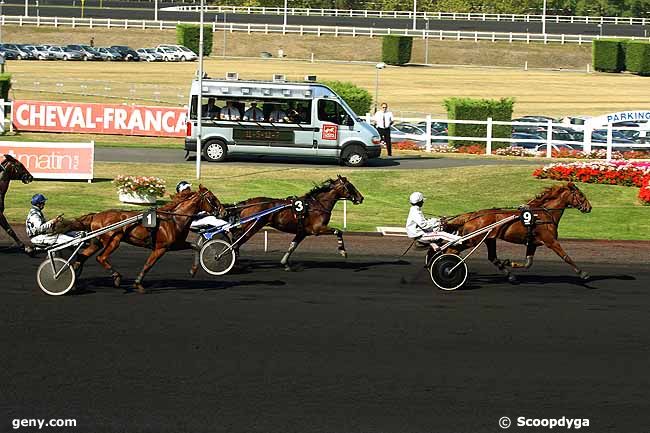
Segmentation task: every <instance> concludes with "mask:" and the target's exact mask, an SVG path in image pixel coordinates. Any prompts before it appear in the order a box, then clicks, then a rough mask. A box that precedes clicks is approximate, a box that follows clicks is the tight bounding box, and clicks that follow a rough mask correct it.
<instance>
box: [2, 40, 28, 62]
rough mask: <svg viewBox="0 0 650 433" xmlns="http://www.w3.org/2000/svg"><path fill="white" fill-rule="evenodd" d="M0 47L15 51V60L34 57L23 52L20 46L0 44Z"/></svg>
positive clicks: (25, 51)
mask: <svg viewBox="0 0 650 433" xmlns="http://www.w3.org/2000/svg"><path fill="white" fill-rule="evenodd" d="M0 46H1V47H2V48H5V49H9V50H13V51H15V52H16V59H17V60H30V59H35V57H34V55H33V54H32V53H30V52H29V51H27V50H25V49H24V48H23V47H22V46H21V45H20V44H0Z"/></svg>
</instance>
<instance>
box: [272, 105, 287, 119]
mask: <svg viewBox="0 0 650 433" xmlns="http://www.w3.org/2000/svg"><path fill="white" fill-rule="evenodd" d="M286 117H287V113H285V112H284V111H282V109H281V108H280V106H279V105H277V106H276V107H275V109H274V110H273V111H271V114H269V122H272V123H278V122H286V120H287V119H286Z"/></svg>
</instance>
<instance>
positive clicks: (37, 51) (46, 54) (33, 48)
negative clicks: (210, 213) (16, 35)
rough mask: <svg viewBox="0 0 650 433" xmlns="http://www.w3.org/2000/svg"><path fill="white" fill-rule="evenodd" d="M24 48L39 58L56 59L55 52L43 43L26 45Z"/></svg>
mask: <svg viewBox="0 0 650 433" xmlns="http://www.w3.org/2000/svg"><path fill="white" fill-rule="evenodd" d="M23 48H24V49H25V50H27V51H29V52H30V53H32V55H33V56H34V58H35V59H37V60H56V56H55V55H54V53H52V52H50V51H49V50H48V49H47V48H46V47H44V46H43V45H24V46H23Z"/></svg>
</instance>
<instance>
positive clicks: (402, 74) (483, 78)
mask: <svg viewBox="0 0 650 433" xmlns="http://www.w3.org/2000/svg"><path fill="white" fill-rule="evenodd" d="M205 68H206V71H207V72H208V73H209V75H210V76H212V77H223V76H225V74H226V72H229V71H238V72H239V73H240V77H241V78H246V79H270V78H271V77H272V75H273V74H274V73H284V74H286V76H287V78H288V79H290V80H302V79H303V77H304V76H305V75H308V74H315V75H317V76H318V79H319V80H344V81H351V82H353V83H355V84H357V85H359V86H361V87H363V88H365V89H368V90H369V91H370V92H371V93H372V94H373V95H374V88H375V79H376V69H375V67H374V65H373V64H349V63H335V64H330V63H326V64H323V63H309V62H304V61H303V62H301V61H288V60H264V59H248V60H233V59H226V60H224V59H216V58H210V59H208V60H206V62H205ZM195 70H196V64H195V63H173V64H169V63H149V64H141V63H124V62H67V63H63V62H37V61H14V62H11V63H10V64H9V69H8V72H10V73H11V74H13V77H14V78H15V79H16V80H18V83H17V85H16V89H15V90H13V91H12V98H14V99H23V98H35V99H46V100H47V99H52V100H73V99H74V100H78V99H80V98H84V97H82V96H72V95H66V94H58V93H47V94H45V93H38V92H35V91H34V84H33V83H34V82H39V83H40V84H39V87H40V88H41V89H50V90H54V91H55V90H56V85H55V83H56V82H58V81H61V82H65V86H64V89H68V88H74V89H78V88H79V85H80V83H82V82H86V83H87V84H88V86H90V85H91V82H95V83H99V84H97V86H100V88H99V90H98V91H99V92H100V93H101V92H104V91H105V90H104V84H102V83H109V82H110V88H111V90H110V91H106V92H110V93H112V94H114V95H117V96H120V95H122V97H123V98H124V99H111V100H106V99H102V97H101V96H88V97H85V98H84V99H85V100H86V101H94V102H102V101H104V102H113V103H122V102H126V103H133V102H136V101H133V100H129V99H128V96H129V88H130V86H132V85H133V86H145V87H146V89H148V90H146V91H148V92H150V91H152V87H151V86H158V87H157V89H158V90H156V91H158V92H160V95H161V97H162V98H163V99H165V97H167V96H168V97H169V98H175V97H177V96H178V95H179V94H185V95H187V91H188V89H189V84H190V81H191V79H192V77H193V75H194V73H195ZM645 80H646V79H645V78H644V77H639V76H636V75H631V74H601V73H593V74H586V73H568V72H547V71H523V70H497V69H463V68H447V67H436V68H428V67H417V66H409V67H388V68H386V69H384V70H382V71H381V72H380V76H379V99H380V100H382V101H387V102H388V103H389V104H390V106H391V108H392V110H393V111H394V112H395V113H396V115H401V114H406V115H408V113H409V112H410V113H411V115H412V113H414V112H418V113H432V114H433V115H434V116H443V115H445V113H446V111H445V110H444V109H443V106H442V102H443V100H444V99H445V98H448V97H452V96H458V97H465V96H467V97H479V98H501V97H514V98H516V101H517V102H516V103H515V113H514V114H515V116H518V115H524V114H547V115H552V116H558V117H559V116H564V115H577V114H585V115H595V114H604V113H610V112H615V111H622V110H629V109H637V108H643V107H644V106H646V105H647V101H648V100H650V86H648V85H647V83H646V81H645ZM75 86H76V87H75ZM89 88H90V87H89ZM595 89H597V90H595ZM75 91H76V90H75ZM138 92H140V90H138ZM138 94H141V93H138ZM166 95H167V96H166ZM181 100H182V99H181ZM149 105H156V104H155V103H150V104H149ZM445 117H446V115H445Z"/></svg>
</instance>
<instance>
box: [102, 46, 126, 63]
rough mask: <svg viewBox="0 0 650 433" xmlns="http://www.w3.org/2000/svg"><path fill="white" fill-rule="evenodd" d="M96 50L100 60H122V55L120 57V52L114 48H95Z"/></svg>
mask: <svg viewBox="0 0 650 433" xmlns="http://www.w3.org/2000/svg"><path fill="white" fill-rule="evenodd" d="M97 52H98V53H99V55H100V56H101V58H102V60H106V61H119V60H124V57H122V54H120V53H119V52H118V51H117V50H114V49H112V48H106V47H102V48H97Z"/></svg>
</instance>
